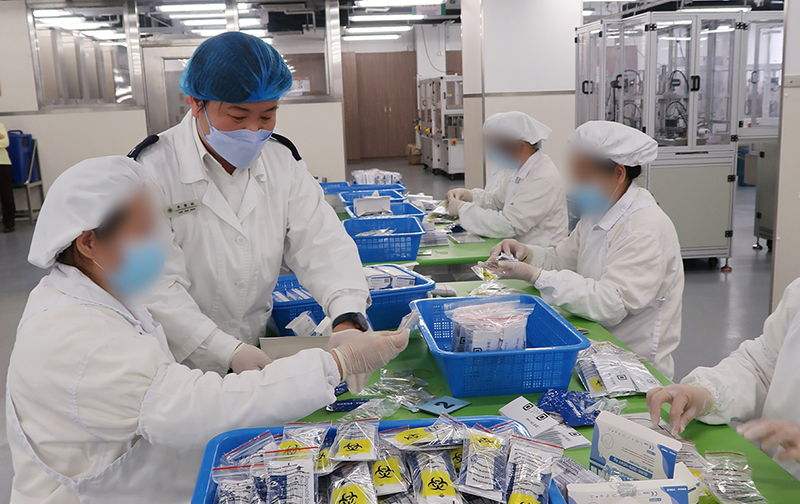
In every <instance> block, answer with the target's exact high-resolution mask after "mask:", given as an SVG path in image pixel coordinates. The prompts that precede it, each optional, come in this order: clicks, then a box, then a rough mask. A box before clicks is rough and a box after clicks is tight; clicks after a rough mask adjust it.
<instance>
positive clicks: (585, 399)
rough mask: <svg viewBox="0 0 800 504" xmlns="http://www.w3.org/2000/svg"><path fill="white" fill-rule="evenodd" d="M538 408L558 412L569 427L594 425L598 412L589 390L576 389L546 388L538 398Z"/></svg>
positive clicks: (595, 401)
mask: <svg viewBox="0 0 800 504" xmlns="http://www.w3.org/2000/svg"><path fill="white" fill-rule="evenodd" d="M537 406H538V407H539V409H541V410H542V411H546V412H548V413H558V414H559V415H560V416H561V418H562V419H563V420H564V423H566V424H567V425H569V426H570V427H582V426H585V425H594V419H595V418H597V415H599V414H600V411H602V410H601V409H599V408H598V407H596V406H597V400H596V399H595V398H594V397H593V396H592V394H591V393H590V392H584V391H577V390H552V389H551V390H548V391H547V392H545V393H544V394H542V397H541V398H540V399H539V402H538V404H537Z"/></svg>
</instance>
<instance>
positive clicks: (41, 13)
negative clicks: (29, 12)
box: [33, 9, 72, 18]
mask: <svg viewBox="0 0 800 504" xmlns="http://www.w3.org/2000/svg"><path fill="white" fill-rule="evenodd" d="M71 15H72V13H71V12H70V11H67V10H64V9H35V10H34V11H33V17H35V18H53V17H64V16H71Z"/></svg>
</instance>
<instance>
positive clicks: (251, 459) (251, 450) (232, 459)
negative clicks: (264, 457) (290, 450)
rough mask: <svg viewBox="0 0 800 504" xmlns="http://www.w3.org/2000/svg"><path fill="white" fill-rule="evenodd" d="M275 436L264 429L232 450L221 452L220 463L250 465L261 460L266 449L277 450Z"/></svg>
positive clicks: (224, 464)
mask: <svg viewBox="0 0 800 504" xmlns="http://www.w3.org/2000/svg"><path fill="white" fill-rule="evenodd" d="M277 449H278V447H277V445H276V444H275V438H273V437H272V433H271V432H270V431H266V432H265V433H263V434H261V435H260V436H256V437H254V438H253V439H251V440H250V441H248V442H246V443H245V444H243V445H240V446H237V447H236V448H234V449H233V450H231V451H229V452H227V453H223V454H222V457H220V465H223V466H226V465H227V466H236V465H251V464H255V463H258V462H261V454H262V453H264V452H268V451H273V450H277Z"/></svg>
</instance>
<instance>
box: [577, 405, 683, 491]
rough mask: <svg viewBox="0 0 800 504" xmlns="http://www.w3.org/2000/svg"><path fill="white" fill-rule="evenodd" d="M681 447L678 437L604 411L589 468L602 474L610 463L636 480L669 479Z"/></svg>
mask: <svg viewBox="0 0 800 504" xmlns="http://www.w3.org/2000/svg"><path fill="white" fill-rule="evenodd" d="M680 449H681V442H680V441H678V440H677V439H672V438H669V437H667V436H664V435H663V434H659V433H658V432H655V431H653V430H651V429H648V428H647V427H645V426H644V425H639V424H637V423H636V422H632V421H630V420H628V419H626V418H623V417H621V416H619V415H615V414H613V413H609V412H607V411H603V412H602V413H600V415H599V416H598V417H597V420H596V421H595V425H594V434H593V435H592V451H591V453H590V455H589V469H591V470H592V471H594V472H596V473H597V474H602V472H603V468H604V467H605V466H606V465H608V466H609V467H611V468H613V469H617V470H619V471H620V472H621V473H623V474H625V475H627V476H629V477H630V478H632V479H635V480H650V479H669V478H672V477H673V473H674V471H675V457H676V456H677V454H678V450H680ZM667 502H669V501H667Z"/></svg>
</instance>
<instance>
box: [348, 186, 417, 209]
mask: <svg viewBox="0 0 800 504" xmlns="http://www.w3.org/2000/svg"><path fill="white" fill-rule="evenodd" d="M376 192H377V193H378V195H379V196H389V198H391V202H392V203H402V202H403V201H405V200H406V197H405V196H403V194H402V193H401V192H400V191H394V190H392V189H377V190H372V189H370V190H369V191H347V192H341V193H339V199H340V200H342V204H344V206H351V205H352V204H353V200H356V199H358V198H366V197H368V196H372V195H373V194H375V193H376Z"/></svg>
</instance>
